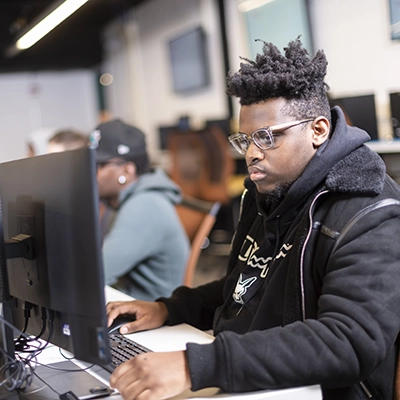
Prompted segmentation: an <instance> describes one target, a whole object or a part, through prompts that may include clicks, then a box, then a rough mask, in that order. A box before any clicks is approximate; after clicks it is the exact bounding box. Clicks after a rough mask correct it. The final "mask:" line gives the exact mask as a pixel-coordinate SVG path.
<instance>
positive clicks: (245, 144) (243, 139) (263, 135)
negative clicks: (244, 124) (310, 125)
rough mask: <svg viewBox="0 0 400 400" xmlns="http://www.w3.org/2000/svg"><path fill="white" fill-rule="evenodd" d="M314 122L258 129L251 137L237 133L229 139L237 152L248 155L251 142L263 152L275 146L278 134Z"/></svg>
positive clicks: (302, 121) (306, 120) (311, 119)
mask: <svg viewBox="0 0 400 400" xmlns="http://www.w3.org/2000/svg"><path fill="white" fill-rule="evenodd" d="M313 120H314V118H307V119H302V120H300V121H292V122H286V123H284V124H280V125H274V126H266V127H264V128H260V129H257V130H256V131H254V132H253V133H252V134H251V135H250V136H247V135H245V134H244V133H236V134H235V135H231V136H229V137H228V139H229V141H230V142H231V144H232V146H233V147H234V148H235V150H237V151H238V152H239V153H240V154H246V152H247V150H248V149H249V146H250V142H254V144H255V145H256V146H257V147H258V148H259V149H261V150H268V149H270V148H271V147H273V146H274V143H275V137H274V136H275V135H276V134H277V133H279V132H283V131H285V130H286V129H289V128H293V127H294V126H297V125H300V124H304V123H305V122H310V121H313Z"/></svg>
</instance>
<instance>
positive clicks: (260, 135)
mask: <svg viewBox="0 0 400 400" xmlns="http://www.w3.org/2000/svg"><path fill="white" fill-rule="evenodd" d="M253 139H254V142H255V143H256V144H257V146H258V147H259V148H260V149H263V150H267V149H270V148H271V147H272V146H273V144H274V138H273V136H272V134H271V132H270V131H269V130H268V129H259V130H258V131H255V132H254V133H253Z"/></svg>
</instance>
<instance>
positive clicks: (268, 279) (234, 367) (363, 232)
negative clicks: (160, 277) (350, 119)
mask: <svg viewBox="0 0 400 400" xmlns="http://www.w3.org/2000/svg"><path fill="white" fill-rule="evenodd" d="M332 123H333V133H332V135H331V138H330V139H329V140H328V142H326V143H325V144H324V145H323V146H321V148H320V149H319V150H318V151H317V153H316V155H315V156H314V157H313V159H312V160H311V162H310V163H309V165H308V166H307V168H306V169H305V171H304V172H303V174H302V176H301V177H300V178H299V179H298V180H297V181H296V182H295V183H294V184H293V185H292V186H291V188H290V190H289V192H288V193H287V195H286V196H285V198H284V200H283V201H282V202H281V203H280V204H279V205H278V207H276V208H275V209H274V211H273V212H271V213H270V215H268V214H266V213H265V212H264V211H263V207H260V205H259V204H257V201H256V196H255V187H254V184H252V183H251V182H247V194H246V196H245V198H244V201H243V210H242V214H241V217H240V221H239V225H238V229H237V231H236V233H235V237H234V241H233V244H232V252H231V258H230V262H229V265H228V269H227V275H226V277H225V278H223V279H221V280H220V281H216V282H212V283H210V284H207V285H203V286H201V287H199V288H196V289H188V288H178V289H177V290H176V291H175V292H174V295H173V296H172V297H171V298H170V299H161V301H164V302H165V304H166V305H167V307H168V310H169V321H168V323H169V324H176V323H180V322H187V323H190V324H192V325H194V326H196V327H198V328H200V329H210V327H211V323H212V321H213V328H214V332H215V334H216V339H215V341H214V342H213V343H212V344H209V345H197V344H188V346H187V357H188V362H189V369H190V374H191V381H192V389H193V390H198V389H201V388H204V387H211V386H217V387H220V388H221V389H223V390H225V391H227V392H241V391H252V390H260V389H279V388H287V387H295V386H305V385H312V384H320V385H321V386H322V388H323V392H324V399H341V400H347V399H349V400H350V399H360V398H361V399H363V398H368V397H366V396H367V395H366V393H367V391H369V392H372V393H373V395H374V396H375V397H373V398H377V399H388V400H389V399H390V400H391V399H392V386H393V376H394V360H395V347H394V342H395V339H396V337H397V334H398V332H399V330H400V317H399V313H398V310H399V309H400V290H399V289H398V288H399V285H400V274H399V268H400V266H399V261H398V260H399V259H400V246H398V244H397V241H398V239H397V238H398V237H400V223H399V222H400V220H399V218H400V201H399V199H400V188H399V187H398V185H397V184H395V183H394V182H393V181H392V180H391V179H390V178H389V177H387V176H386V174H385V167H384V163H383V162H382V160H381V159H380V157H379V156H378V155H377V154H375V153H374V152H372V151H371V150H370V149H369V148H367V147H366V146H365V145H363V143H364V142H366V141H367V140H369V136H368V135H367V134H366V133H365V132H364V131H362V130H360V129H357V128H352V127H349V126H347V125H346V123H345V119H344V116H343V114H342V112H341V111H340V109H339V108H335V109H333V110H332ZM360 382H361V384H360Z"/></svg>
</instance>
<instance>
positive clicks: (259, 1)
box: [238, 0, 274, 12]
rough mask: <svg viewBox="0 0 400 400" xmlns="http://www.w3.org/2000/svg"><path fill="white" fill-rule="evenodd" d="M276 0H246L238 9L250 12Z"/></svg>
mask: <svg viewBox="0 0 400 400" xmlns="http://www.w3.org/2000/svg"><path fill="white" fill-rule="evenodd" d="M271 1H274V0H245V1H242V2H241V3H239V4H238V10H239V11H241V12H248V11H251V10H254V9H256V8H258V7H261V6H263V5H265V4H267V3H270V2H271Z"/></svg>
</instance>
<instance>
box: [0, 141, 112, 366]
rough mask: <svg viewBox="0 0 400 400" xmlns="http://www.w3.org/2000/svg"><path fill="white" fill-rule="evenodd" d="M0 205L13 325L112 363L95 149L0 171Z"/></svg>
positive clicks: (8, 164) (88, 358)
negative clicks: (26, 314) (11, 300)
mask: <svg viewBox="0 0 400 400" xmlns="http://www.w3.org/2000/svg"><path fill="white" fill-rule="evenodd" d="M0 199H1V209H2V229H3V237H4V244H3V246H4V248H2V249H0V253H1V251H3V250H4V251H3V253H4V254H5V258H6V259H7V260H6V264H7V268H6V271H5V272H6V273H3V274H1V275H0V277H2V278H1V279H2V280H3V282H0V287H7V286H8V288H7V290H9V295H10V296H11V298H12V299H13V300H14V301H13V302H11V303H10V304H13V306H12V310H11V311H12V323H13V324H14V325H15V326H17V327H18V328H19V329H23V327H24V326H25V324H26V332H27V333H29V334H31V335H40V337H41V338H42V339H43V340H45V341H49V342H51V343H53V344H55V345H57V346H59V347H61V348H63V349H66V350H68V351H70V352H72V353H73V354H74V356H75V357H76V358H78V359H80V360H83V361H88V362H92V363H96V364H107V363H108V362H109V361H110V353H109V344H108V336H107V321H106V312H105V294H104V276H103V264H102V253H101V239H100V229H99V200H98V191H97V181H96V164H95V157H94V150H92V149H87V148H84V149H79V150H71V151H66V152H62V153H54V154H47V155H42V156H37V157H31V158H25V159H21V160H16V161H11V162H6V163H2V164H0ZM0 221H1V220H0ZM21 243H22V244H23V246H25V250H22V252H21V247H19V248H18V247H16V248H15V246H16V245H21ZM1 244H2V243H1V241H0V246H1ZM22 249H23V248H22ZM0 267H1V266H0ZM3 267H4V266H3ZM3 272H4V271H3ZM5 277H7V278H5ZM5 279H7V280H8V282H7V284H6V285H5V282H4V280H5ZM26 309H28V310H30V311H29V313H30V316H29V318H26V316H25V314H24V310H26Z"/></svg>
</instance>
